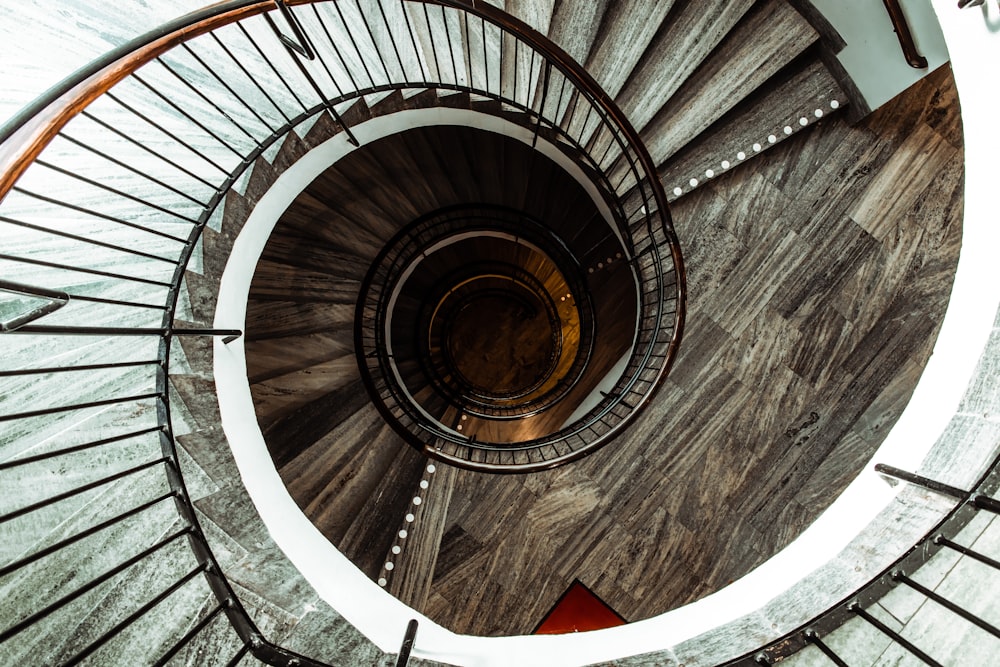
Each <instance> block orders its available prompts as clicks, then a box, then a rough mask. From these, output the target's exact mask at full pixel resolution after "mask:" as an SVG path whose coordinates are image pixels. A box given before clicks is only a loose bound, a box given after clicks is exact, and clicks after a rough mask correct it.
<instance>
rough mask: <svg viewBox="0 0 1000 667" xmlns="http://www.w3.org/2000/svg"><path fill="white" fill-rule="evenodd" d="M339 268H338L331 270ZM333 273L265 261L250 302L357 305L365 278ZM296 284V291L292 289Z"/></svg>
mask: <svg viewBox="0 0 1000 667" xmlns="http://www.w3.org/2000/svg"><path fill="white" fill-rule="evenodd" d="M334 268H336V267H335V266H333V267H331V269H334ZM332 273H333V271H330V272H326V271H313V270H310V269H304V268H301V267H298V266H290V265H288V264H286V263H284V262H274V261H271V260H269V259H261V260H260V261H259V262H257V268H256V270H255V271H254V276H253V283H252V284H251V286H250V297H249V298H250V299H251V300H253V301H263V300H268V299H273V300H277V301H312V302H317V303H337V304H344V305H353V304H354V303H355V302H357V300H358V290H359V289H360V287H361V278H360V277H358V276H356V275H355V276H352V277H350V278H344V277H339V276H336V275H331V274H332ZM289 285H293V286H294V288H291V289H290V288H289Z"/></svg>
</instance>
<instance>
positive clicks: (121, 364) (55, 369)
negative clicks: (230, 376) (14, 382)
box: [0, 359, 160, 468]
mask: <svg viewBox="0 0 1000 667" xmlns="http://www.w3.org/2000/svg"><path fill="white" fill-rule="evenodd" d="M159 363H160V361H159V360H158V359H148V360H145V361H114V362H108V363H105V364H87V365H84V366H48V367H43V368H21V369H16V370H9V371H4V370H0V377H14V376H18V375H47V374H49V373H64V372H68V371H97V370H104V369H107V368H128V367H130V366H148V365H156V364H159ZM2 467H3V463H0V468H2Z"/></svg>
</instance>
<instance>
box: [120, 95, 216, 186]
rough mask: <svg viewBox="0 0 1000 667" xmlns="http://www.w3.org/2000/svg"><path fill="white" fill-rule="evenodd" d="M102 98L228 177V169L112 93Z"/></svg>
mask: <svg viewBox="0 0 1000 667" xmlns="http://www.w3.org/2000/svg"><path fill="white" fill-rule="evenodd" d="M104 96H105V97H107V98H108V99H110V100H112V101H113V102H116V103H117V104H118V105H119V106H121V107H122V108H124V109H126V110H127V111H130V112H132V114H134V115H135V116H138V117H139V118H141V119H142V120H144V121H146V123H148V124H149V125H151V126H153V127H155V128H156V129H157V130H159V131H160V132H162V133H163V134H165V135H167V136H168V137H170V138H171V139H173V140H174V141H176V142H177V143H178V144H180V145H181V146H183V147H184V148H186V149H188V150H189V151H191V152H192V153H194V154H195V155H197V156H198V157H200V158H201V159H202V160H204V161H205V162H207V163H208V164H210V165H212V166H213V167H215V168H216V169H218V170H219V171H220V172H222V173H223V174H224V175H226V176H228V175H229V170H228V169H226V168H225V167H223V166H222V165H220V164H219V163H218V162H216V161H215V160H213V159H212V158H210V157H208V156H207V155H205V154H204V153H203V152H202V151H200V150H198V149H197V148H195V147H194V146H192V145H191V144H189V143H188V142H186V141H184V140H183V139H181V138H180V137H178V136H177V135H176V134H174V133H173V132H171V131H170V130H168V129H166V128H165V127H163V126H162V125H160V124H159V123H157V122H155V121H153V120H152V119H150V118H149V116H147V115H145V114H144V113H142V112H141V111H139V110H138V109H136V108H134V107H132V106H131V105H129V104H126V103H125V102H123V101H122V100H120V99H118V98H117V97H115V95H114V93H112V92H110V91H109V92H107V93H104ZM212 187H213V188H214V187H215V186H212Z"/></svg>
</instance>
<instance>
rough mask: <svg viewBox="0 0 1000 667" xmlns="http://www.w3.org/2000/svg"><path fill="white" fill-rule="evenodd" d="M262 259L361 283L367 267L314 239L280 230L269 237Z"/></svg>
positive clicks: (346, 254)
mask: <svg viewBox="0 0 1000 667" xmlns="http://www.w3.org/2000/svg"><path fill="white" fill-rule="evenodd" d="M261 259H262V260H267V261H270V262H277V263H281V264H285V265H287V266H293V267H298V268H302V269H309V270H312V271H317V272H321V273H326V274H328V275H330V276H331V277H335V278H342V279H348V280H362V279H364V277H365V274H366V273H367V272H368V263H367V262H365V261H363V260H362V259H360V258H359V257H357V256H356V255H351V254H348V253H345V252H341V251H339V250H338V249H337V248H335V247H334V246H332V245H330V244H328V243H325V242H323V241H322V240H320V239H317V238H304V237H303V236H301V235H299V234H291V233H288V230H287V229H285V227H283V226H282V227H280V228H276V230H275V231H274V232H273V233H272V234H271V236H269V237H268V239H267V245H266V246H265V248H264V252H263V253H262V255H261Z"/></svg>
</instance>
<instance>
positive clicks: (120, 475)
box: [0, 456, 169, 523]
mask: <svg viewBox="0 0 1000 667" xmlns="http://www.w3.org/2000/svg"><path fill="white" fill-rule="evenodd" d="M168 460H169V457H166V456H161V457H160V458H158V459H156V460H154V461H146V462H145V463H141V464H139V465H137V466H133V467H131V468H128V469H126V470H122V471H120V472H116V473H115V474H113V475H108V476H106V477H102V478H101V479H98V480H94V481H93V482H88V483H87V484H84V485H83V486H78V487H77V488H75V489H71V490H69V491H64V492H62V493H59V494H56V495H54V496H50V497H48V498H46V499H45V500H39V501H38V502H36V503H32V504H30V505H27V506H25V507H22V508H21V509H18V510H14V511H13V512H8V513H7V514H4V515H3V516H0V523H5V522H7V521H10V520H11V519H16V518H17V517H19V516H23V515H25V514H28V513H30V512H33V511H35V510H37V509H40V508H42V507H46V506H48V505H52V504H55V503H58V502H60V501H62V500H66V499H67V498H72V497H73V496H76V495H79V494H81V493H85V492H87V491H90V490H91V489H96V488H97V487H99V486H102V485H104V484H109V483H111V482H114V481H115V480H119V479H122V478H123V477H128V476H129V475H133V474H135V473H137V472H141V471H143V470H146V469H147V468H152V467H153V466H155V465H158V464H160V463H166V462H167V461H168Z"/></svg>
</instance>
